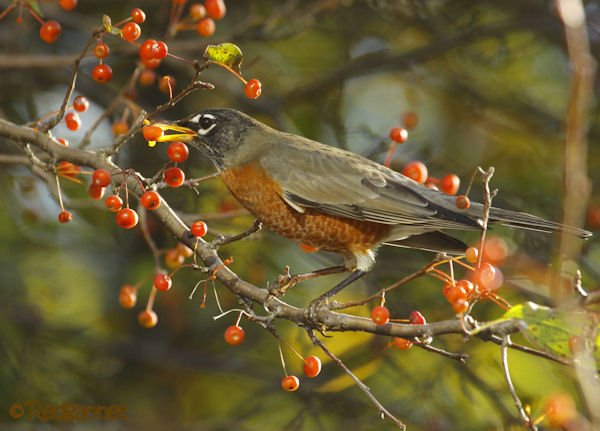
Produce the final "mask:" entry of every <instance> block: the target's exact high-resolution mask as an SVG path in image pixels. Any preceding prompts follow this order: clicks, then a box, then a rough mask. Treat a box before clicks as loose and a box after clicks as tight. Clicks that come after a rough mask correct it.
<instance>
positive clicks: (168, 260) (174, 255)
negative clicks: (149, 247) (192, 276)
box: [165, 248, 185, 269]
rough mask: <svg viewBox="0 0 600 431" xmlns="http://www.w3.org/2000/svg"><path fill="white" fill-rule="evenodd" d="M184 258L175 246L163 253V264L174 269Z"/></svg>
mask: <svg viewBox="0 0 600 431" xmlns="http://www.w3.org/2000/svg"><path fill="white" fill-rule="evenodd" d="M184 260H185V257H184V256H183V255H182V254H181V253H179V250H178V249H176V248H170V249H169V250H167V252H166V253H165V265H167V268H169V269H175V268H177V267H178V266H180V265H181V264H182V263H183V262H184Z"/></svg>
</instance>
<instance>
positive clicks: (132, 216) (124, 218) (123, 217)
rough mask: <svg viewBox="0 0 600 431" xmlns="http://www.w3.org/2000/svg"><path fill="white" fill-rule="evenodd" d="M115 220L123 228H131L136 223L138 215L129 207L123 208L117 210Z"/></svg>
mask: <svg viewBox="0 0 600 431" xmlns="http://www.w3.org/2000/svg"><path fill="white" fill-rule="evenodd" d="M115 221H116V222H117V226H120V227H122V228H123V229H132V228H134V227H135V226H136V225H137V224H138V221H139V216H138V214H137V213H136V212H135V211H134V210H132V209H131V208H123V209H121V210H119V211H118V212H117V215H116V217H115Z"/></svg>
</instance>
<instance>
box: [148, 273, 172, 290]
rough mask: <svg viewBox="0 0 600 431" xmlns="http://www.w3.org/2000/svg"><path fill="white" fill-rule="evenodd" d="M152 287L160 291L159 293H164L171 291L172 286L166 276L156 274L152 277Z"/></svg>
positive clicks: (169, 278)
mask: <svg viewBox="0 0 600 431" xmlns="http://www.w3.org/2000/svg"><path fill="white" fill-rule="evenodd" d="M153 284H154V287H155V288H156V290H160V291H161V292H166V291H167V290H169V289H171V286H172V285H173V280H171V277H169V276H168V275H167V274H163V273H158V274H156V275H155V276H154V283H153Z"/></svg>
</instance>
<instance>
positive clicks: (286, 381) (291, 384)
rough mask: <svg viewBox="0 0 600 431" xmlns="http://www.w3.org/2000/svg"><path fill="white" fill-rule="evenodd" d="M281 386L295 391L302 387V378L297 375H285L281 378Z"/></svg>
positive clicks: (285, 389) (288, 390) (286, 389)
mask: <svg viewBox="0 0 600 431" xmlns="http://www.w3.org/2000/svg"><path fill="white" fill-rule="evenodd" d="M281 387H282V389H283V390H284V391H287V392H294V391H297V390H298V388H299V387H300V380H298V377H296V376H285V377H284V378H283V379H282V380H281Z"/></svg>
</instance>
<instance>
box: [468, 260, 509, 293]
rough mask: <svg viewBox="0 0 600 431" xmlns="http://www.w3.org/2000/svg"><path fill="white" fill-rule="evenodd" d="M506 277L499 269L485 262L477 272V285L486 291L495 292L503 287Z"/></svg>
mask: <svg viewBox="0 0 600 431" xmlns="http://www.w3.org/2000/svg"><path fill="white" fill-rule="evenodd" d="M503 279H504V277H502V273H501V272H500V270H499V269H498V268H496V267H495V266H494V265H492V264H491V263H489V262H485V263H483V264H482V265H481V267H480V268H478V269H477V270H476V271H475V280H477V284H478V285H479V286H480V287H482V288H484V289H486V290H495V289H498V288H499V287H500V286H501V285H502V281H503Z"/></svg>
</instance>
